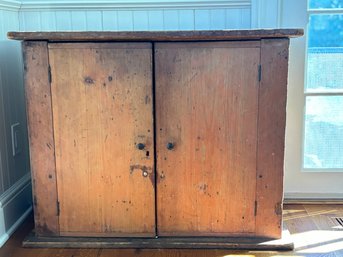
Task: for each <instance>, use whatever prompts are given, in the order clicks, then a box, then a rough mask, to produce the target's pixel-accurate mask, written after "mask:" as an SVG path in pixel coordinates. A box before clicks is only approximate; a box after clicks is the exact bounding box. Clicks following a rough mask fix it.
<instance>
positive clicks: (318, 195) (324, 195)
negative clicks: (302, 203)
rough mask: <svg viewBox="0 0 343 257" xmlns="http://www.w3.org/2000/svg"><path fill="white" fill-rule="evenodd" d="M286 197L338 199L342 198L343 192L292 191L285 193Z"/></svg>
mask: <svg viewBox="0 0 343 257" xmlns="http://www.w3.org/2000/svg"><path fill="white" fill-rule="evenodd" d="M285 199H292V200H293V199H308V200H310V199H323V200H325V199H337V200H342V199H343V194H341V193H301V192H292V193H287V192H286V193H285Z"/></svg>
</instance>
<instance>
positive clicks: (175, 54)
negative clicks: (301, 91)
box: [155, 41, 260, 236]
mask: <svg viewBox="0 0 343 257" xmlns="http://www.w3.org/2000/svg"><path fill="white" fill-rule="evenodd" d="M237 46H239V47H237ZM155 61H156V66H155V67H156V72H155V74H156V130H157V131H156V142H157V145H156V151H157V152H156V153H157V181H158V183H157V215H158V218H157V226H158V233H159V235H163V236H166V235H168V236H170V235H178V236H179V235H187V236H190V235H191V236H205V235H215V236H223V235H248V234H254V232H255V216H254V206H255V186H256V147H257V105H258V83H259V82H258V65H259V62H260V48H259V42H254V41H253V42H249V43H246V44H241V42H239V43H235V42H214V43H157V44H156V46H155ZM168 142H172V143H173V144H175V147H174V149H173V150H168V149H167V148H166V145H167V143H168Z"/></svg>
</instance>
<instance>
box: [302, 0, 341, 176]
mask: <svg viewBox="0 0 343 257" xmlns="http://www.w3.org/2000/svg"><path fill="white" fill-rule="evenodd" d="M342 6H343V0H340V1H338V0H322V1H318V0H316V1H312V0H310V1H309V10H308V12H309V23H308V38H307V39H308V43H307V74H306V83H305V87H304V94H305V113H304V142H303V169H304V170H305V171H311V170H314V171H320V172H321V171H323V172H324V171H343V11H342V13H340V8H342ZM312 8H314V9H312ZM320 8H327V9H325V10H324V9H323V10H318V9H320ZM335 8H336V9H335ZM337 8H339V9H337Z"/></svg>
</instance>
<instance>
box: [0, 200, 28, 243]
mask: <svg viewBox="0 0 343 257" xmlns="http://www.w3.org/2000/svg"><path fill="white" fill-rule="evenodd" d="M31 212H32V206H30V207H29V208H28V209H27V210H26V211H25V212H24V213H23V215H21V217H20V218H19V219H18V220H17V221H16V222H15V223H14V224H13V225H12V227H10V228H9V229H8V230H7V231H6V232H5V233H4V234H2V235H1V236H0V248H1V247H2V246H3V245H4V244H5V243H6V242H7V240H8V239H9V238H10V236H11V235H12V234H13V233H14V232H15V231H16V230H17V228H18V227H19V226H20V225H21V223H23V221H24V220H25V219H26V217H27V216H29V214H30V213H31Z"/></svg>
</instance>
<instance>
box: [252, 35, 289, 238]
mask: <svg viewBox="0 0 343 257" xmlns="http://www.w3.org/2000/svg"><path fill="white" fill-rule="evenodd" d="M288 45H289V39H273V40H271V39H266V40H261V67H262V72H261V74H262V77H261V82H260V89H259V106H258V110H259V112H258V146H257V178H256V179H257V183H256V199H257V213H256V215H257V216H256V235H257V236H266V237H272V238H279V237H280V236H281V229H282V224H281V223H282V201H283V171H284V170H283V169H284V148H285V125H286V99H287V70H288Z"/></svg>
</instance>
